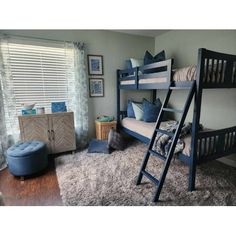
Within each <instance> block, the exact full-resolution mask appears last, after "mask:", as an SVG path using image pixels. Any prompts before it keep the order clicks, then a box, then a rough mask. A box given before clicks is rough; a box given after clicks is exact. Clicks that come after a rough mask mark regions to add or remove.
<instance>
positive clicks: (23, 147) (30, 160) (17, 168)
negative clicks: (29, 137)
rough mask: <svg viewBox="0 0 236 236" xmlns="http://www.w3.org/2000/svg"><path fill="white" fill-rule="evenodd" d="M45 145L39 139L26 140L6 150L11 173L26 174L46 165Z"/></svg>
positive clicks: (40, 169) (46, 152)
mask: <svg viewBox="0 0 236 236" xmlns="http://www.w3.org/2000/svg"><path fill="white" fill-rule="evenodd" d="M47 154H48V151H47V146H46V144H45V143H44V142H41V141H27V142H22V143H18V144H16V145H13V146H12V147H10V148H9V149H8V150H7V163H8V168H9V171H10V172H11V174H13V175H15V176H26V175H31V174H35V173H37V172H39V171H42V170H43V169H45V168H46V167H47V165H48V157H47Z"/></svg>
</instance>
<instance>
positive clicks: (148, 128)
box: [121, 117, 191, 156]
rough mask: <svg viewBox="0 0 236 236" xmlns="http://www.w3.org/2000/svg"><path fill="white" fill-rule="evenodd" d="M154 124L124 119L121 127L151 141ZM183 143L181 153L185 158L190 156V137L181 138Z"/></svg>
mask: <svg viewBox="0 0 236 236" xmlns="http://www.w3.org/2000/svg"><path fill="white" fill-rule="evenodd" d="M166 122H167V121H163V122H162V123H161V125H160V129H161V128H162V127H163V126H164V125H165V123H166ZM155 124H156V123H155V122H153V123H151V122H150V123H149V122H144V121H140V120H136V119H135V118H128V117H126V118H124V119H123V120H122V121H121V125H122V126H123V127H124V128H126V129H129V130H131V131H133V132H135V133H138V134H140V135H142V136H145V137H147V138H149V139H151V137H152V134H153V131H154V128H155ZM183 141H184V149H183V151H182V153H183V154H184V155H186V156H190V153H191V135H186V136H185V137H184V138H183Z"/></svg>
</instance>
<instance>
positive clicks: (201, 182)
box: [55, 141, 236, 206]
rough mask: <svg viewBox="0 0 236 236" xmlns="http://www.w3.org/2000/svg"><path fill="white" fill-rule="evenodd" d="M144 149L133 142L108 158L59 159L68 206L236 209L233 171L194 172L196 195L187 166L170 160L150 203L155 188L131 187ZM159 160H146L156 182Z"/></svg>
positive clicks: (146, 184) (208, 168)
mask: <svg viewBox="0 0 236 236" xmlns="http://www.w3.org/2000/svg"><path fill="white" fill-rule="evenodd" d="M146 150H147V146H146V145H145V144H143V143H140V142H137V141H136V142H134V143H132V144H131V145H129V146H128V147H127V148H126V149H125V150H124V151H114V152H113V153H111V154H94V153H92V154H91V153H87V150H84V151H82V152H78V153H76V154H75V155H70V154H69V155H63V156H59V157H58V158H56V159H55V164H56V173H57V178H58V183H59V187H60V194H61V197H62V201H63V204H64V205H67V206H149V205H155V206H163V205H173V206H191V205H195V206H196V205H197V206H198V205H205V206H212V205H216V206H219V205H236V169H235V168H233V167H230V166H226V165H225V164H223V163H220V162H218V161H211V162H209V163H207V164H204V165H201V166H199V167H198V168H197V178H196V189H197V190H196V191H193V192H188V191H187V187H188V167H187V166H186V165H184V164H183V163H182V162H180V161H179V160H172V163H171V165H170V169H169V172H168V174H167V177H166V181H165V183H164V186H163V189H162V192H161V195H160V201H159V202H158V203H153V202H152V198H153V194H154V191H155V189H156V188H155V186H154V185H153V183H151V182H150V181H149V180H147V179H146V178H145V177H143V181H142V184H141V185H139V186H136V185H135V180H136V178H137V175H138V172H139V169H140V165H141V163H142V160H143V157H144V154H145V152H146ZM162 165H163V161H161V160H157V159H156V158H154V157H151V158H150V162H149V163H148V170H149V171H150V172H151V173H153V174H154V175H155V176H156V177H158V176H159V174H160V172H161V167H162Z"/></svg>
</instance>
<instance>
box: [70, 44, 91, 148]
mask: <svg viewBox="0 0 236 236" xmlns="http://www.w3.org/2000/svg"><path fill="white" fill-rule="evenodd" d="M84 47H85V46H84V44H83V43H74V68H75V84H74V86H73V92H72V94H73V96H72V110H73V111H74V113H75V131H76V143H77V148H78V149H81V148H84V147H86V145H87V144H88V80H87V76H86V67H85V51H84Z"/></svg>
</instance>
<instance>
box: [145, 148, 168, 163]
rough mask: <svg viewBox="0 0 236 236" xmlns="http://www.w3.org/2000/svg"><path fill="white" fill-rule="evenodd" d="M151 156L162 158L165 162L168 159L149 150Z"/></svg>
mask: <svg viewBox="0 0 236 236" xmlns="http://www.w3.org/2000/svg"><path fill="white" fill-rule="evenodd" d="M149 152H150V154H152V155H153V156H155V157H158V158H160V159H161V160H163V161H165V160H166V157H165V156H163V155H161V154H160V153H158V152H156V151H153V150H149Z"/></svg>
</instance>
